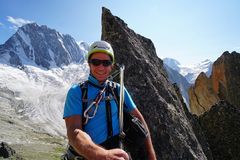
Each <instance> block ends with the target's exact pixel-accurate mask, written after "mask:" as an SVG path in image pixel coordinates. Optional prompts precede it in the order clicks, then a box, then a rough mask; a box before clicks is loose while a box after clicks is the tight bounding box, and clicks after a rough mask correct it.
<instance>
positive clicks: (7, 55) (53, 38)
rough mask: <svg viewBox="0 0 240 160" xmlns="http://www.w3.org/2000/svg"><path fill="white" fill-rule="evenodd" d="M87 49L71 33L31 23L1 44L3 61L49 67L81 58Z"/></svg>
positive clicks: (59, 65)
mask: <svg viewBox="0 0 240 160" xmlns="http://www.w3.org/2000/svg"><path fill="white" fill-rule="evenodd" d="M86 52H87V51H86V50H84V49H82V48H81V49H80V47H79V45H78V44H77V43H76V41H75V40H74V39H73V38H72V37H71V36H70V35H64V34H61V33H59V32H57V31H56V30H54V29H51V28H48V27H47V26H45V25H43V26H39V25H38V24H36V23H30V24H26V25H24V26H22V27H20V28H19V29H18V31H17V32H16V33H15V34H14V35H13V36H12V37H11V38H9V39H8V40H7V41H6V43H5V44H3V45H1V46H0V56H1V59H0V63H5V64H11V65H13V66H24V65H33V66H41V67H44V68H47V69H49V68H53V67H61V66H63V65H68V64H70V63H72V62H76V63H79V62H82V61H83V60H84V54H85V53H86Z"/></svg>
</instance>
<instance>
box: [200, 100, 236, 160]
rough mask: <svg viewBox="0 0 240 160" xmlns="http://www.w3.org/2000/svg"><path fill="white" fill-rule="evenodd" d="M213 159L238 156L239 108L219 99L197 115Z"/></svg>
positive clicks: (218, 159) (220, 159) (219, 159)
mask: <svg viewBox="0 0 240 160" xmlns="http://www.w3.org/2000/svg"><path fill="white" fill-rule="evenodd" d="M199 120H200V123H201V126H202V128H203V129H204V130H205V135H206V138H207V140H208V142H209V145H210V148H211V150H212V154H213V157H214V159H215V160H222V159H239V157H240V152H239V151H240V145H239V144H240V136H239V135H240V121H239V120H240V108H239V107H234V106H232V105H231V104H229V103H228V102H226V101H219V102H218V103H217V104H215V105H214V106H213V107H212V108H211V109H210V110H209V111H208V112H206V113H204V114H203V115H201V116H200V117H199Z"/></svg>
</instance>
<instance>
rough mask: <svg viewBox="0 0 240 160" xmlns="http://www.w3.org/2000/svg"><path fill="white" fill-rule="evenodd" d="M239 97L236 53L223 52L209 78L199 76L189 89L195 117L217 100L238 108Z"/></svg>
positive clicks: (239, 63) (239, 62) (239, 67)
mask: <svg viewBox="0 0 240 160" xmlns="http://www.w3.org/2000/svg"><path fill="white" fill-rule="evenodd" d="M239 97H240V54H239V53H237V52H232V53H229V52H224V53H223V54H222V56H221V57H219V58H218V59H217V60H216V61H215V62H214V63H213V67H212V75H211V76H210V78H207V77H206V75H204V74H200V75H199V76H198V78H197V80H196V82H195V85H194V86H192V87H191V88H190V89H189V99H190V108H191V111H192V113H194V114H197V115H200V114H202V113H204V112H205V111H207V110H209V109H210V108H211V106H212V105H213V104H215V103H216V102H218V101H219V100H227V101H228V102H230V103H231V104H233V105H234V106H238V107H239V106H240V101H239Z"/></svg>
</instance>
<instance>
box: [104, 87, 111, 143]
mask: <svg viewBox="0 0 240 160" xmlns="http://www.w3.org/2000/svg"><path fill="white" fill-rule="evenodd" d="M105 96H106V102H105V103H106V114H107V127H108V138H107V139H109V138H110V137H112V136H113V128H112V109H111V103H110V97H109V89H108V87H107V90H106V94H105Z"/></svg>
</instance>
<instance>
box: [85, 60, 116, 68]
mask: <svg viewBox="0 0 240 160" xmlns="http://www.w3.org/2000/svg"><path fill="white" fill-rule="evenodd" d="M88 63H91V64H93V65H94V66H99V65H100V64H102V65H103V66H104V67H108V66H110V65H112V63H113V62H112V61H111V60H100V59H90V60H89V61H88Z"/></svg>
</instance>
